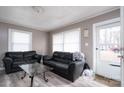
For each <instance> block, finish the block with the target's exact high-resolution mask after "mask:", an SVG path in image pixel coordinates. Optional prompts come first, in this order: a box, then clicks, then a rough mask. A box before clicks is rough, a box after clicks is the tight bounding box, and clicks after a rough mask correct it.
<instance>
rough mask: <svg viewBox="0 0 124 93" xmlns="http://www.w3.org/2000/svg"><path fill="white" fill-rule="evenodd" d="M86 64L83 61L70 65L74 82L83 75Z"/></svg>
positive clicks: (70, 72)
mask: <svg viewBox="0 0 124 93" xmlns="http://www.w3.org/2000/svg"><path fill="white" fill-rule="evenodd" d="M84 64H85V62H83V61H75V62H72V63H70V64H69V69H68V70H69V74H70V76H71V77H70V78H71V80H72V81H74V80H76V79H77V78H78V77H79V76H81V75H82V72H83V67H84Z"/></svg>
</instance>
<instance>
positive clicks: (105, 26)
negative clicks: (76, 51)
mask: <svg viewBox="0 0 124 93" xmlns="http://www.w3.org/2000/svg"><path fill="white" fill-rule="evenodd" d="M118 19H119V18H118ZM118 19H112V20H108V21H106V22H102V24H99V25H98V26H97V27H96V36H97V38H96V61H97V62H96V74H98V75H101V76H104V77H107V78H110V79H114V80H117V81H120V80H121V74H120V70H121V69H120V68H121V65H120V63H121V61H120V58H119V57H120V56H121V51H120V48H121V46H120V41H121V40H120V20H118Z"/></svg>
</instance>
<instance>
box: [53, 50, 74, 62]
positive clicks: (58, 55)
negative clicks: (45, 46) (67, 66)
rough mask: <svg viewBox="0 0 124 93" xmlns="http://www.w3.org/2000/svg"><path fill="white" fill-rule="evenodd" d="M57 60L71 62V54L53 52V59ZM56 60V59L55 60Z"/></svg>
mask: <svg viewBox="0 0 124 93" xmlns="http://www.w3.org/2000/svg"><path fill="white" fill-rule="evenodd" d="M55 58H59V59H64V60H68V61H69V60H70V61H73V53H70V52H54V53H53V59H55ZM55 60H56V59H55Z"/></svg>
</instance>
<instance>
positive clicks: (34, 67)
mask: <svg viewBox="0 0 124 93" xmlns="http://www.w3.org/2000/svg"><path fill="white" fill-rule="evenodd" d="M19 67H20V68H21V69H23V71H24V72H25V73H24V76H23V77H21V79H24V78H25V76H26V74H28V75H29V78H31V84H30V86H31V87H32V86H33V80H34V76H36V75H41V74H43V79H44V81H45V82H48V79H47V78H46V72H48V71H51V70H53V68H51V67H48V66H45V65H43V64H41V63H33V64H22V65H19Z"/></svg>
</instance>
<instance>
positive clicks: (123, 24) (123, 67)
mask: <svg viewBox="0 0 124 93" xmlns="http://www.w3.org/2000/svg"><path fill="white" fill-rule="evenodd" d="M120 9H121V11H120V15H121V40H122V41H121V46H123V48H124V37H123V36H124V7H123V6H122V7H121V8H120ZM121 54H122V56H124V51H121ZM121 86H122V87H124V59H121Z"/></svg>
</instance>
